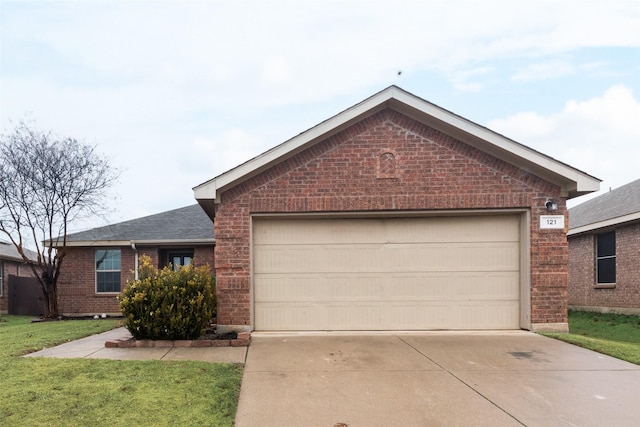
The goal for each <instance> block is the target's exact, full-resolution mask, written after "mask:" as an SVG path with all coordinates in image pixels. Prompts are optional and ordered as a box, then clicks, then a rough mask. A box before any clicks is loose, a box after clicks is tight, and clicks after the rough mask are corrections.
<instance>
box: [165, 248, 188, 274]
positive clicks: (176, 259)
mask: <svg viewBox="0 0 640 427" xmlns="http://www.w3.org/2000/svg"><path fill="white" fill-rule="evenodd" d="M192 261H193V252H169V254H168V257H167V264H171V266H172V267H173V269H174V270H176V271H177V270H180V267H182V266H187V265H190V264H191V262H192Z"/></svg>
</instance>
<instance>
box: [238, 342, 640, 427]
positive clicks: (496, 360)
mask: <svg viewBox="0 0 640 427" xmlns="http://www.w3.org/2000/svg"><path fill="white" fill-rule="evenodd" d="M639 422H640V366H638V365H634V364H631V363H627V362H623V361H620V360H617V359H614V358H611V357H608V356H603V355H601V354H599V353H595V352H592V351H589V350H585V349H582V348H579V347H575V346H572V345H570V344H565V343H562V342H559V341H556V340H553V339H550V338H545V337H542V336H539V335H536V334H533V333H529V332H520V331H517V332H506V333H464V334H463V333H441V332H438V333H420V334H418V333H415V334H414V333H408V334H370V335H363V334H360V335H341V334H338V335H322V334H317V335H298V334H291V335H269V334H253V336H252V342H251V346H250V347H249V353H248V355H247V361H246V365H245V373H244V378H243V382H242V389H241V393H240V402H239V406H238V412H237V416H236V426H238V427H247V426H328V427H345V426H349V427H356V426H367V427H369V426H385V427H387V426H469V425H474V426H494V427H497V426H522V425H526V426H603V425H611V426H637V425H638V423H639Z"/></svg>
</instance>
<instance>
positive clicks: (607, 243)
mask: <svg viewBox="0 0 640 427" xmlns="http://www.w3.org/2000/svg"><path fill="white" fill-rule="evenodd" d="M615 283H616V232H615V231H611V232H609V233H602V234H598V235H597V236H596V284H597V285H615Z"/></svg>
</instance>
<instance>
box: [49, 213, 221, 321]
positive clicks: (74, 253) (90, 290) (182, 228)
mask: <svg viewBox="0 0 640 427" xmlns="http://www.w3.org/2000/svg"><path fill="white" fill-rule="evenodd" d="M213 251H214V238H213V224H212V223H211V220H209V218H208V217H207V215H206V214H205V212H204V211H203V210H202V208H201V207H200V206H198V205H197V204H195V205H191V206H187V207H184V208H180V209H174V210H171V211H167V212H162V213H159V214H156V215H151V216H147V217H144V218H138V219H134V220H131V221H125V222H121V223H118V224H113V225H108V226H105V227H99V228H94V229H91V230H87V231H83V232H80V233H74V234H70V235H69V236H67V254H66V257H65V259H64V261H63V264H62V269H61V272H60V279H59V282H58V293H59V304H60V311H61V312H62V313H63V314H64V315H66V316H84V315H94V314H98V313H106V314H110V315H118V314H120V310H119V308H118V301H117V298H116V296H117V295H118V294H119V293H120V291H121V290H122V289H123V288H124V286H125V285H126V282H127V280H128V279H131V278H132V277H133V272H134V270H135V269H136V266H137V263H138V260H139V257H140V256H141V255H143V254H145V255H148V256H149V257H151V259H152V261H153V263H154V264H155V265H157V266H158V267H164V266H167V265H169V264H171V265H173V266H174V268H175V267H178V266H180V265H187V264H190V263H191V262H192V261H193V262H194V265H197V266H199V265H207V264H208V265H209V266H210V267H211V271H212V273H213Z"/></svg>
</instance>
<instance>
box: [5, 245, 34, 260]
mask: <svg viewBox="0 0 640 427" xmlns="http://www.w3.org/2000/svg"><path fill="white" fill-rule="evenodd" d="M24 253H25V255H27V257H28V258H29V259H31V260H33V261H35V260H37V259H38V254H37V253H35V252H34V251H32V250H29V249H27V248H24ZM0 259H6V260H11V261H18V262H24V260H23V259H22V255H20V253H19V252H18V249H16V247H15V245H14V244H13V243H11V242H7V241H4V240H0Z"/></svg>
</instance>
